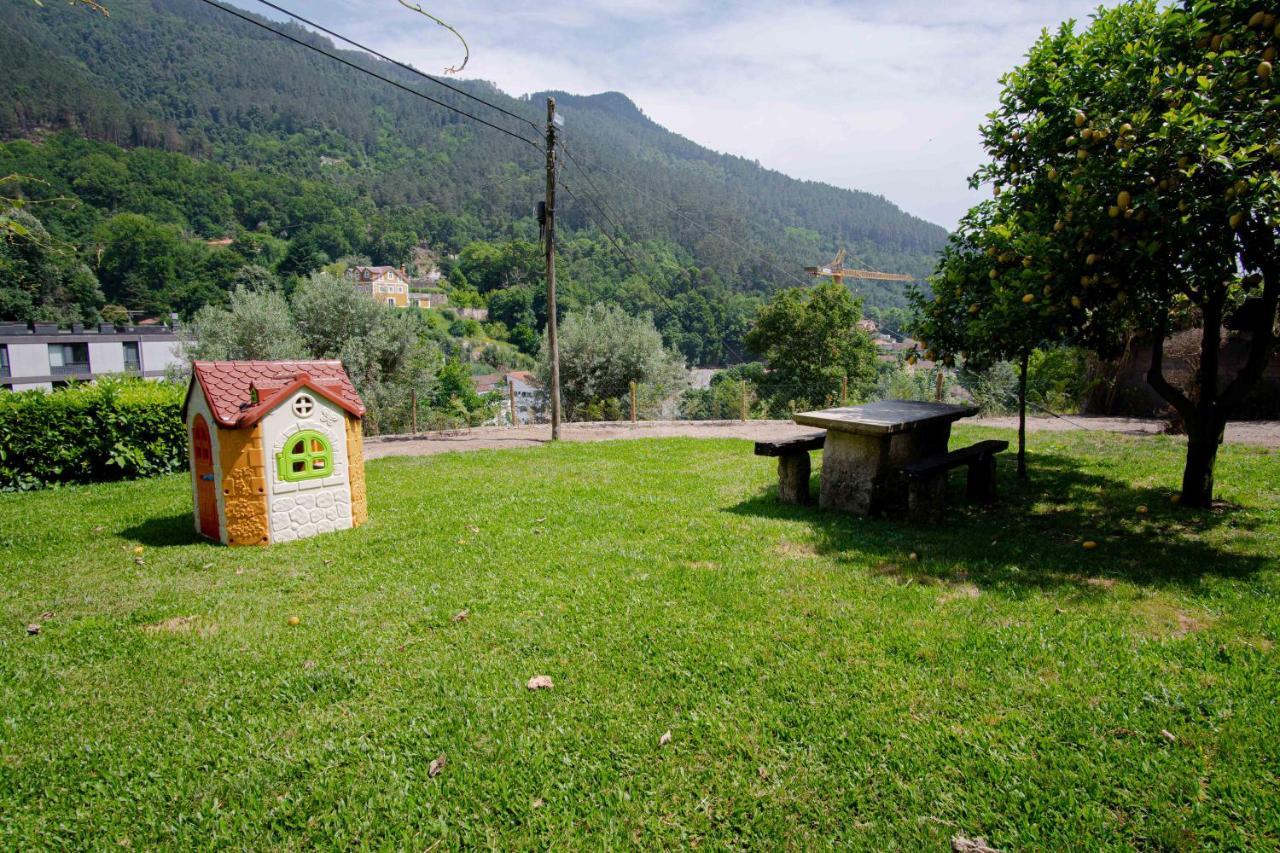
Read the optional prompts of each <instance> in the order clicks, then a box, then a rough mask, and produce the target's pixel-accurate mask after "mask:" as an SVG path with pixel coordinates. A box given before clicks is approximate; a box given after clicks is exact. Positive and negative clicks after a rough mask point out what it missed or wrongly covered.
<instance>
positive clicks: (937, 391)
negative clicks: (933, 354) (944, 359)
mask: <svg viewBox="0 0 1280 853" xmlns="http://www.w3.org/2000/svg"><path fill="white" fill-rule="evenodd" d="M936 368H937V371H938V376H937V380H936V381H935V383H934V386H935V387H934V389H933V397H934V399H935V400H937V401H938V402H939V403H941V402H942V365H941V364H939V365H936Z"/></svg>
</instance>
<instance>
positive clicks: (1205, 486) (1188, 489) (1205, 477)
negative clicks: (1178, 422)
mask: <svg viewBox="0 0 1280 853" xmlns="http://www.w3.org/2000/svg"><path fill="white" fill-rule="evenodd" d="M1225 428H1226V421H1225V420H1224V419H1223V418H1221V417H1217V416H1215V414H1214V413H1212V412H1203V413H1202V415H1201V419H1199V420H1198V423H1196V424H1195V425H1194V426H1193V425H1192V424H1188V425H1187V461H1186V464H1185V465H1184V466H1183V469H1182V496H1181V497H1180V498H1179V501H1180V502H1181V504H1182V505H1183V506H1189V507H1197V508H1201V509H1204V508H1208V507H1209V506H1211V505H1212V504H1213V466H1214V463H1215V462H1216V461H1217V459H1218V445H1220V444H1221V443H1222V433H1223V431H1224V429H1225Z"/></svg>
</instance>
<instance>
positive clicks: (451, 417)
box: [431, 361, 499, 428]
mask: <svg viewBox="0 0 1280 853" xmlns="http://www.w3.org/2000/svg"><path fill="white" fill-rule="evenodd" d="M498 402H499V401H498V400H497V399H496V395H489V398H486V397H482V396H480V395H479V394H477V393H476V383H475V380H474V379H472V377H471V371H470V370H468V369H467V367H466V365H464V364H463V363H462V362H460V361H450V362H447V363H446V364H445V365H444V366H443V367H441V368H440V371H439V373H438V374H437V375H436V382H435V387H434V389H433V390H432V392H431V408H432V410H433V415H432V419H431V421H432V424H431V425H432V426H434V427H436V428H441V427H451V426H479V425H480V424H482V423H484V422H485V421H487V420H490V419H491V418H492V417H493V416H494V412H495V411H496V409H497V405H498Z"/></svg>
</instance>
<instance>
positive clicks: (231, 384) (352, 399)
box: [183, 361, 365, 427]
mask: <svg viewBox="0 0 1280 853" xmlns="http://www.w3.org/2000/svg"><path fill="white" fill-rule="evenodd" d="M191 367H192V377H191V381H192V382H193V383H195V384H198V385H199V386H200V389H201V391H202V392H203V393H204V398H205V400H206V401H208V403H209V409H210V410H211V411H212V412H213V418H214V420H216V421H217V422H218V424H219V425H220V426H224V427H248V426H253V425H254V424H255V423H257V422H258V421H260V420H261V419H262V418H263V416H265V415H266V414H267V412H269V411H271V410H272V409H274V408H275V407H276V406H277V405H279V404H280V402H281V401H283V400H284V399H286V398H288V397H290V396H292V395H293V393H294V392H295V391H296V390H298V389H299V388H303V387H305V388H308V389H310V390H311V391H314V392H315V393H316V394H319V395H320V396H321V397H324V398H325V399H327V400H329V401H330V402H332V403H333V404H334V405H337V406H340V407H342V408H343V409H345V410H346V411H348V412H350V413H351V414H353V415H355V416H356V417H357V418H359V417H363V416H364V412H365V408H364V402H363V401H362V400H361V399H360V395H359V394H357V393H356V388H355V386H354V385H352V384H351V379H350V377H348V376H347V372H346V370H344V369H343V367H342V362H340V361H197V362H195V363H193V364H192V365H191ZM255 388H256V389H257V391H258V402H257V404H254V403H253V397H252V396H251V389H255ZM190 397H191V390H188V391H187V398H188V399H190ZM183 417H184V418H185V417H186V406H185V405H184V406H183Z"/></svg>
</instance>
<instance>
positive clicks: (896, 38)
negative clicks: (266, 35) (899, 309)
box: [235, 0, 1114, 229]
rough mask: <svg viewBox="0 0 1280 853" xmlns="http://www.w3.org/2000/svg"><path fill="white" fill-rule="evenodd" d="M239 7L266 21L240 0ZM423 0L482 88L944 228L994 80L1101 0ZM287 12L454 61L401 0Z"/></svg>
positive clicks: (961, 203) (411, 57)
mask: <svg viewBox="0 0 1280 853" xmlns="http://www.w3.org/2000/svg"><path fill="white" fill-rule="evenodd" d="M235 1H236V5H239V6H242V7H244V8H247V9H251V10H253V11H257V12H260V13H263V14H267V12H268V10H265V9H264V8H262V7H260V6H259V5H258V4H256V3H254V2H252V0H235ZM417 2H420V3H421V4H422V6H423V8H424V9H425V10H426V11H428V12H431V13H432V14H434V15H436V16H437V17H439V18H442V19H443V20H445V21H447V22H449V23H450V24H451V25H453V26H454V27H456V28H457V29H458V30H459V31H460V32H461V33H462V35H463V36H464V37H465V38H466V40H467V42H468V44H469V45H470V49H471V58H470V61H469V62H468V64H467V67H466V68H465V70H464V71H463V72H462V73H461V74H460V75H458V76H459V77H464V78H477V79H482V80H489V81H491V82H493V83H495V84H496V85H497V86H498V87H499V88H500V89H502V90H503V91H505V92H507V93H508V94H511V95H516V96H519V95H523V94H526V93H529V92H537V91H543V90H548V89H558V90H562V91H567V92H572V93H574V94H594V93H596V92H606V91H618V92H622V93H624V94H626V95H627V96H628V97H630V98H631V100H632V101H634V102H635V103H636V105H637V106H639V107H640V109H642V110H643V111H644V112H645V114H646V115H648V116H649V117H650V118H651V119H653V120H654V121H656V122H658V123H659V124H661V125H663V126H665V127H667V128H668V129H670V130H673V131H675V132H676V133H679V134H681V135H683V136H686V137H688V138H689V139H691V140H693V141H694V142H697V143H699V144H701V145H704V146H706V147H708V148H712V149H715V150H717V151H723V152H726V153H730V154H737V155H739V156H742V157H746V158H748V159H751V160H758V161H759V162H760V164H761V165H763V166H765V167H768V168H772V169H777V170H779V171H781V172H783V173H785V174H788V175H791V176H793V177H796V178H803V179H807V180H816V181H824V182H826V183H830V184H834V185H836V186H839V187H846V188H849V189H858V190H865V191H867V192H872V193H875V194H877V195H882V196H884V197H885V198H887V199H889V200H890V201H892V202H894V203H895V204H897V205H898V206H900V207H902V208H903V209H904V210H906V211H908V212H909V213H912V214H915V215H916V216H920V217H922V218H924V219H927V220H929V221H931V222H936V223H937V224H939V225H942V226H943V227H945V228H948V229H950V228H952V227H953V226H954V225H955V224H956V222H957V221H958V220H959V218H960V216H961V215H962V214H963V213H964V211H965V210H966V209H968V207H969V206H971V205H972V204H974V203H976V202H977V200H978V193H977V192H976V191H972V190H970V189H969V188H968V176H969V175H970V174H971V173H972V172H973V171H974V170H975V169H976V168H977V166H978V165H979V164H980V163H981V162H982V149H981V145H980V139H979V135H978V126H979V125H980V124H981V122H982V120H983V118H984V116H985V115H986V114H987V113H988V112H989V111H991V110H992V109H993V108H994V107H995V105H996V102H997V97H998V94H999V78H1000V76H1001V74H1003V73H1004V72H1006V71H1008V70H1009V69H1011V68H1013V67H1014V66H1015V65H1017V64H1018V63H1019V62H1020V61H1021V58H1022V57H1023V55H1024V54H1025V53H1026V51H1027V49H1028V48H1029V47H1030V46H1031V44H1032V43H1033V42H1034V41H1035V39H1036V37H1037V36H1038V35H1039V33H1040V31H1041V30H1042V29H1043V28H1045V27H1050V28H1056V27H1057V26H1058V25H1059V24H1060V23H1061V22H1062V21H1064V20H1067V19H1069V18H1075V19H1077V20H1080V21H1087V19H1088V17H1089V15H1090V13H1091V12H1092V10H1094V9H1095V8H1097V5H1098V0H1042V2H1028V1H1027V0H1003V2H1002V0H970V2H959V0H956V2H942V0H848V1H847V2H833V0H789V2H786V3H779V2H776V0H773V1H772V2H771V0H740V2H716V0H701V2H699V1H698V0H541V2H537V3H534V2H521V0H491V2H486V0H417ZM1108 2H1114V0H1108ZM292 3H293V4H295V5H293V6H292V8H295V9H296V11H298V12H299V13H300V14H303V15H306V16H307V17H309V18H311V19H312V20H314V21H316V22H317V23H319V24H321V25H323V26H326V27H329V28H331V29H334V30H337V31H338V32H342V33H344V34H346V35H349V36H351V37H352V38H354V39H356V40H357V41H362V42H364V43H366V44H369V45H370V46H371V47H374V48H377V49H378V50H380V51H381V52H383V53H385V54H387V55H389V56H392V57H394V58H396V59H399V60H401V61H403V62H408V63H411V64H413V65H414V66H415V67H416V68H420V69H422V70H424V71H428V72H432V73H439V72H441V71H442V70H443V69H444V68H446V67H449V66H452V65H456V64H458V63H459V62H460V61H461V59H462V47H461V45H460V44H459V43H458V41H457V40H456V39H455V38H454V37H453V36H452V35H450V34H449V32H448V31H447V30H444V29H442V28H441V27H439V26H437V25H436V24H433V23H431V22H430V21H428V20H426V19H424V18H422V17H420V16H418V15H415V14H414V13H412V12H409V11H407V10H405V9H403V8H402V7H401V6H400V5H399V4H398V3H397V0H309V2H305V3H303V2H301V0H292ZM285 5H289V4H287V3H286V4H285ZM271 16H272V17H275V18H279V17H280V16H279V15H277V14H274V13H273V14H272V15H271ZM566 133H569V134H571V133H572V127H567V128H566Z"/></svg>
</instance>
